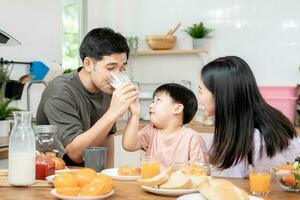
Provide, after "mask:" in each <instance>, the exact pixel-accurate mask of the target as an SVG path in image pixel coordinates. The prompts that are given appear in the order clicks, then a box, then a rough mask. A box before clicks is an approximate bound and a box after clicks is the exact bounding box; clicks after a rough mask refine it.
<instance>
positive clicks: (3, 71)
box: [0, 58, 9, 89]
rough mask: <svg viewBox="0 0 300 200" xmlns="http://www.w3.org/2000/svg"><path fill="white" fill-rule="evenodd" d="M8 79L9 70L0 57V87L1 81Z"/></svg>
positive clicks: (0, 86) (0, 85)
mask: <svg viewBox="0 0 300 200" xmlns="http://www.w3.org/2000/svg"><path fill="white" fill-rule="evenodd" d="M8 79H9V70H8V68H7V67H5V65H4V63H3V59H2V58H1V59H0V89H1V88H2V85H3V83H5V82H6V81H7V80H8Z"/></svg>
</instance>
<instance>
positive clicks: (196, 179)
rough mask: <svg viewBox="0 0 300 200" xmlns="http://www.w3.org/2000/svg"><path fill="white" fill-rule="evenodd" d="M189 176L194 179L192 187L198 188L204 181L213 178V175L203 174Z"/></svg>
mask: <svg viewBox="0 0 300 200" xmlns="http://www.w3.org/2000/svg"><path fill="white" fill-rule="evenodd" d="M188 177H189V178H190V179H191V181H192V188H193V189H197V188H198V187H199V185H200V184H201V183H202V182H204V181H205V180H207V179H208V180H210V179H213V177H211V176H202V175H188Z"/></svg>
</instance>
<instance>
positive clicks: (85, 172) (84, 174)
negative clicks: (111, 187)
mask: <svg viewBox="0 0 300 200" xmlns="http://www.w3.org/2000/svg"><path fill="white" fill-rule="evenodd" d="M75 176H76V178H77V180H78V182H79V185H80V187H83V186H85V185H86V184H88V183H90V182H91V181H92V180H93V179H94V178H95V177H96V176H97V172H96V171H95V170H93V169H90V168H83V169H80V170H79V171H78V172H77V173H76V174H75Z"/></svg>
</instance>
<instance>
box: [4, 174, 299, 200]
mask: <svg viewBox="0 0 300 200" xmlns="http://www.w3.org/2000/svg"><path fill="white" fill-rule="evenodd" d="M230 180H231V181H232V182H233V183H235V184H236V185H237V186H239V187H240V188H243V189H245V190H246V191H249V182H248V180H245V179H230ZM50 190H51V187H19V188H18V187H0V199H1V200H6V199H9V200H19V199H22V200H33V199H43V200H49V199H56V198H55V197H53V196H52V195H51V194H50ZM114 191H115V193H114V194H113V195H112V196H111V197H110V198H108V199H110V200H114V199H129V200H139V199H140V200H150V199H155V200H156V199H162V200H165V199H166V200H171V199H172V200H175V199H176V197H167V196H160V195H155V194H151V193H147V192H145V191H144V190H142V189H141V187H140V185H139V184H138V183H137V182H136V181H114ZM263 198H264V199H265V200H296V199H297V200H299V199H300V194H297V193H288V192H284V191H283V190H282V189H281V188H280V186H279V185H278V183H272V188H271V193H270V194H269V195H268V196H266V197H263Z"/></svg>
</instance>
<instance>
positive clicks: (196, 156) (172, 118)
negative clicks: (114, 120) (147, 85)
mask: <svg viewBox="0 0 300 200" xmlns="http://www.w3.org/2000/svg"><path fill="white" fill-rule="evenodd" d="M197 107H198V103H197V98H196V96H195V94H194V93H193V92H192V91H191V90H189V89H188V88H186V87H184V86H182V85H179V84H175V83H167V84H164V85H161V86H160V87H158V88H157V89H156V90H155V92H154V94H153V101H152V104H151V105H150V108H149V113H150V124H148V125H146V126H145V127H144V128H143V129H141V130H139V131H138V127H139V115H140V105H139V102H135V103H134V104H132V105H131V106H130V111H131V116H130V119H129V121H128V124H127V127H126V129H125V133H124V135H123V141H122V144H123V147H124V149H126V150H127V151H137V150H139V149H142V150H144V151H145V152H146V155H147V156H157V157H158V158H159V160H160V163H161V168H162V169H164V168H166V167H168V166H169V165H170V164H171V163H187V162H188V161H201V162H206V161H207V160H206V157H205V152H206V151H207V150H206V145H205V142H204V140H203V139H202V137H201V135H200V133H198V132H196V131H194V130H192V129H190V128H187V127H185V126H184V124H187V123H189V122H190V121H191V120H192V119H193V117H194V115H195V113H196V111H197Z"/></svg>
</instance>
